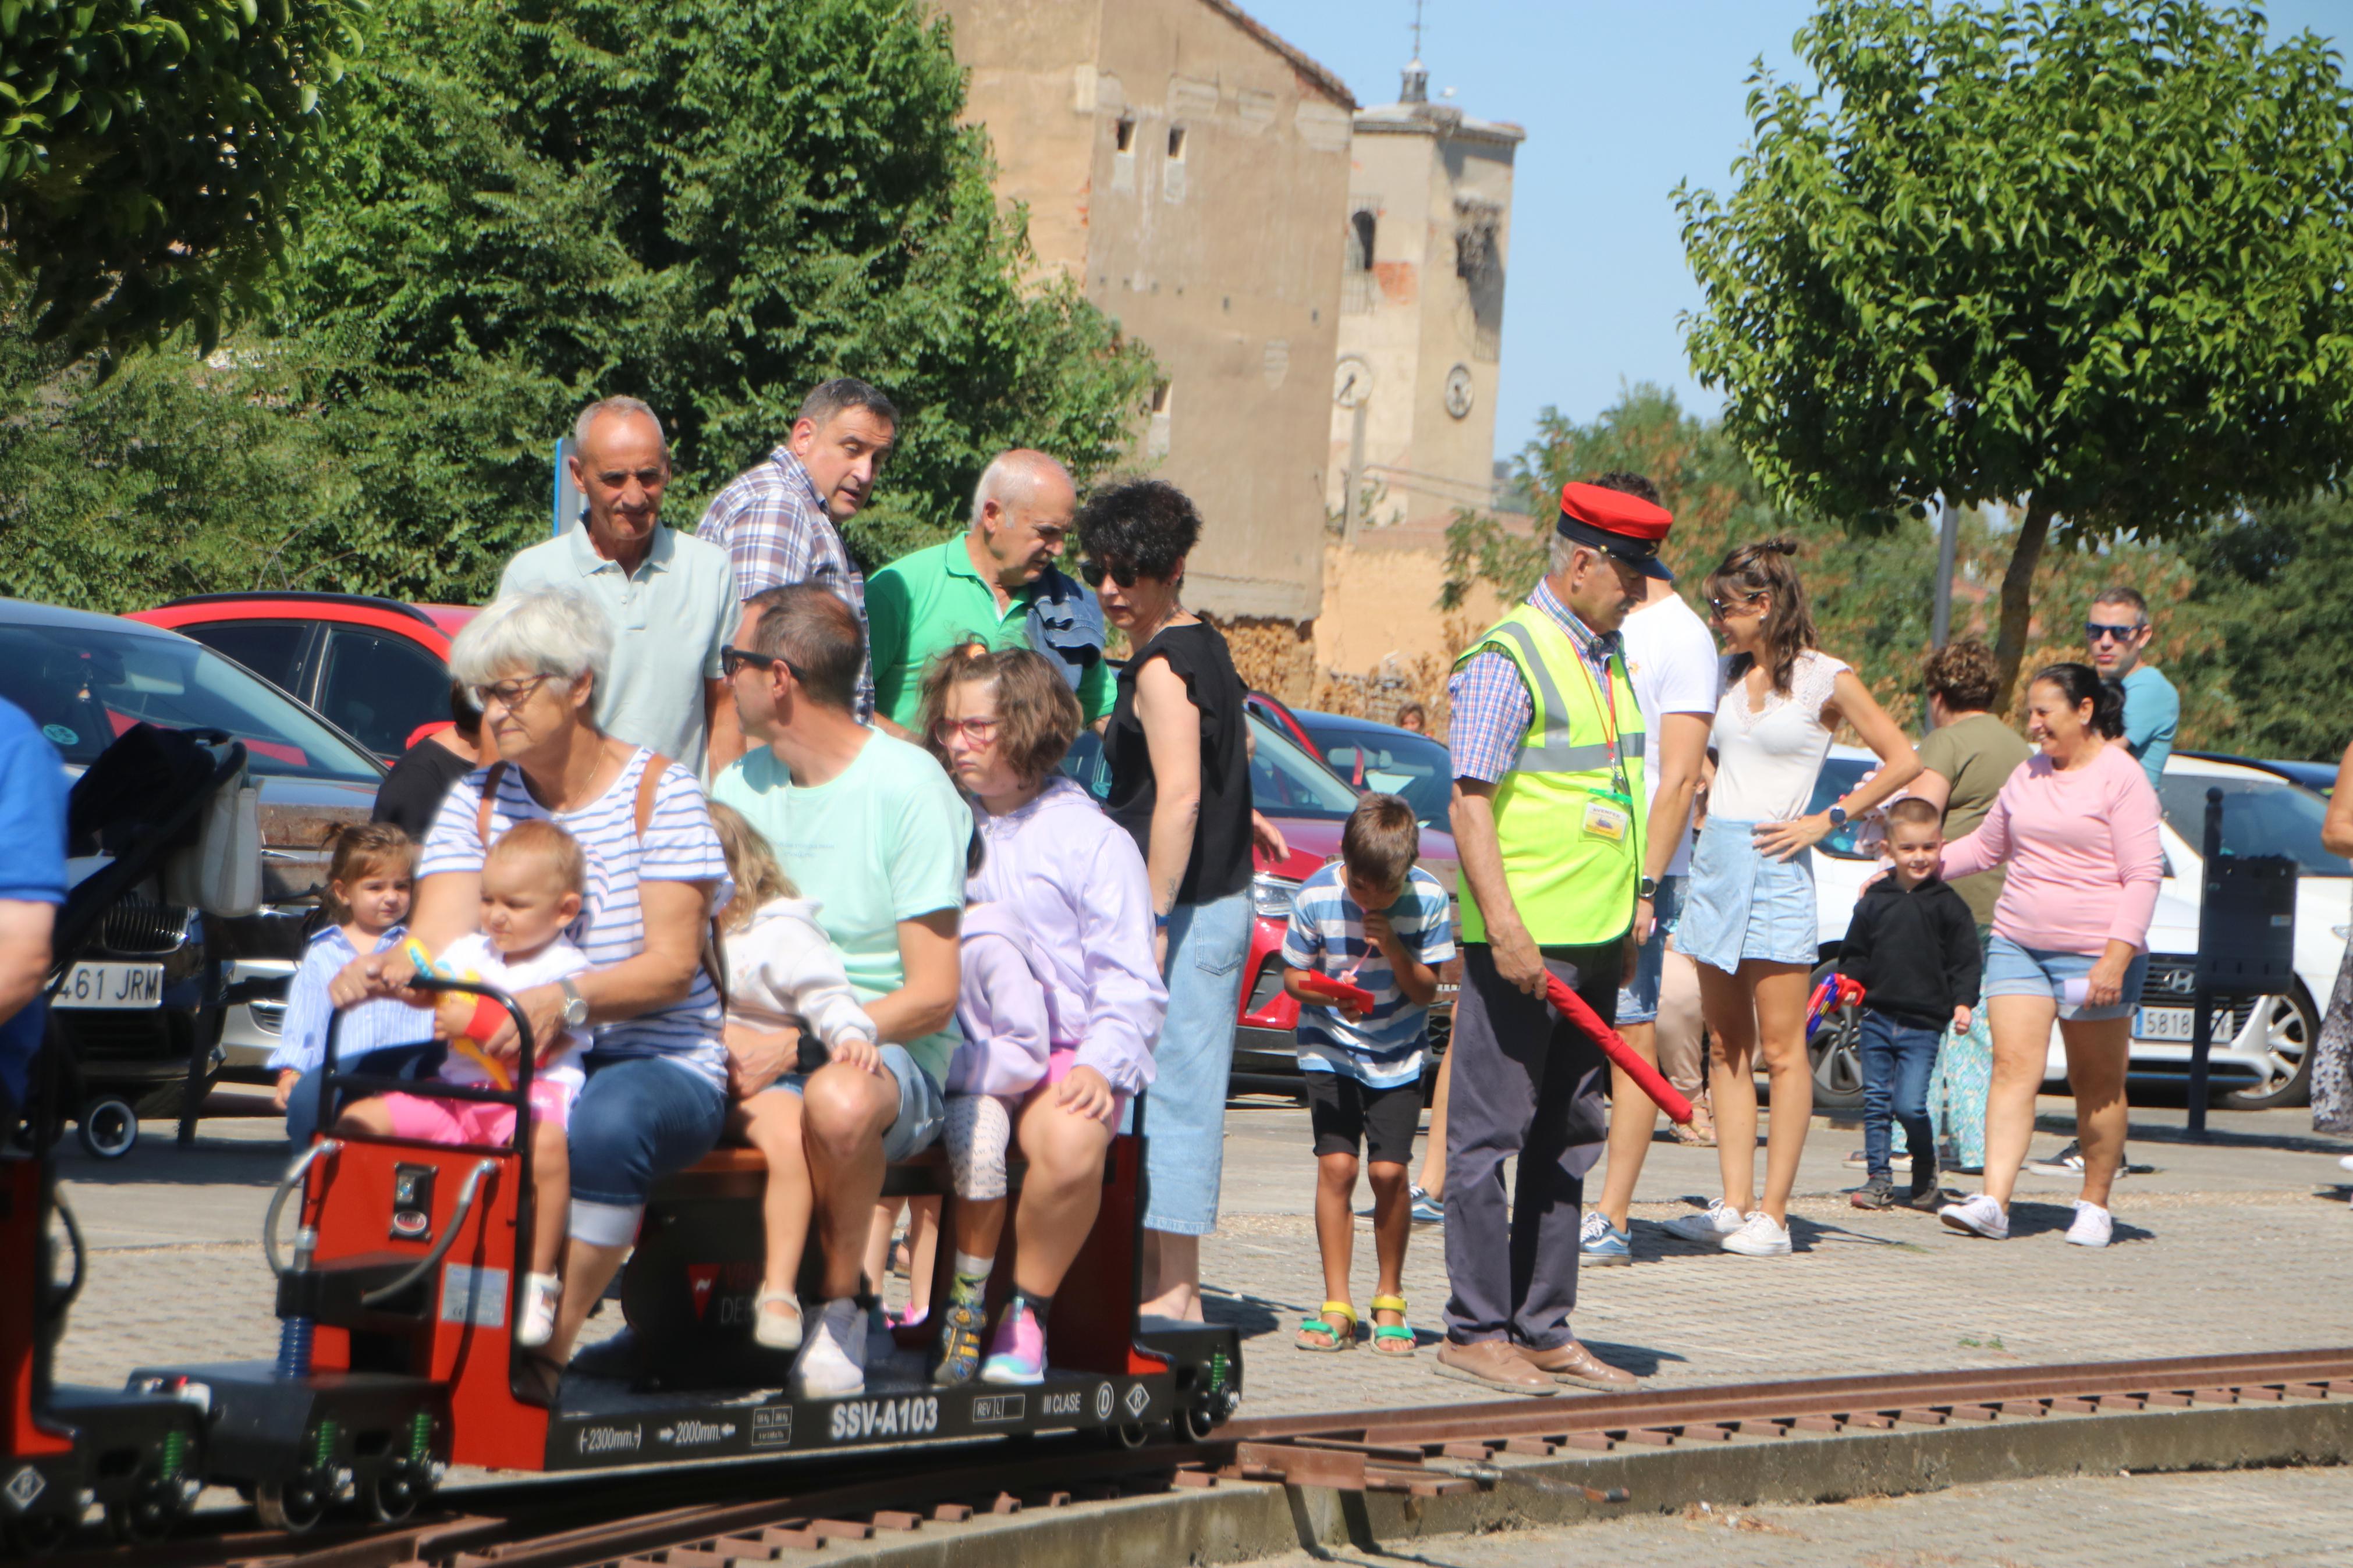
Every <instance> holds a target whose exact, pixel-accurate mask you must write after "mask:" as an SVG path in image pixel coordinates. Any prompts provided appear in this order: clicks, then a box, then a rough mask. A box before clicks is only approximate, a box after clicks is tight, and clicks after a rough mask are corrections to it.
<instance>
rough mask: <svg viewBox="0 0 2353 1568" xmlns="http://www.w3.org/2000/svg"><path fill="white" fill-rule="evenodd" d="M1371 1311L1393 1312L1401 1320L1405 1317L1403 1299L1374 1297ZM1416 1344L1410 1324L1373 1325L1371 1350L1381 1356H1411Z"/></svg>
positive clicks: (1398, 1297) (1399, 1297)
mask: <svg viewBox="0 0 2353 1568" xmlns="http://www.w3.org/2000/svg"><path fill="white" fill-rule="evenodd" d="M1373 1310H1374V1311H1376V1312H1395V1313H1396V1314H1397V1315H1398V1317H1400V1318H1402V1317H1404V1316H1405V1298H1404V1297H1402V1296H1376V1297H1374V1298H1373ZM1415 1347H1416V1341H1415V1339H1414V1337H1413V1325H1412V1324H1411V1323H1375V1324H1374V1325H1373V1349H1374V1350H1375V1351H1377V1352H1379V1353H1380V1354H1382V1355H1411V1354H1413V1352H1414V1350H1415Z"/></svg>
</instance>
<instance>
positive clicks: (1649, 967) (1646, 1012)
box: [1618, 877, 1691, 1027]
mask: <svg viewBox="0 0 2353 1568" xmlns="http://www.w3.org/2000/svg"><path fill="white" fill-rule="evenodd" d="M1690 880H1691V879H1690V878H1688V877H1662V878H1660V879H1659V896H1658V897H1657V898H1656V899H1653V900H1651V914H1652V915H1654V916H1656V917H1657V923H1656V924H1654V925H1653V926H1651V940H1650V941H1648V942H1644V943H1643V944H1642V945H1641V947H1639V948H1637V949H1636V950H1635V952H1634V973H1632V974H1630V975H1628V976H1627V977H1626V982H1625V984H1622V985H1620V986H1619V987H1618V1022H1619V1024H1620V1026H1621V1027H1622V1026H1625V1025H1628V1024H1655V1023H1657V1022H1658V1021H1659V984H1660V982H1661V980H1662V978H1663V977H1664V975H1665V973H1666V968H1667V938H1669V937H1671V936H1672V935H1673V934H1674V931H1675V921H1677V920H1679V919H1681V918H1682V916H1683V890H1684V888H1685V887H1686V886H1687V885H1688V884H1689V882H1690Z"/></svg>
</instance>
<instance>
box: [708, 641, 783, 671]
mask: <svg viewBox="0 0 2353 1568" xmlns="http://www.w3.org/2000/svg"><path fill="white" fill-rule="evenodd" d="M747 664H748V665H750V666H751V667H752V668H754V669H773V668H776V666H777V665H780V664H781V665H783V666H784V667H785V668H786V669H787V670H789V671H791V672H792V677H793V679H795V680H799V679H801V672H800V667H799V666H798V665H796V664H795V663H793V661H792V660H791V659H788V658H785V657H784V656H783V655H782V654H774V653H754V652H753V651H752V650H751V649H750V648H747V647H736V646H735V645H734V644H733V643H722V644H720V645H719V673H720V674H721V675H722V676H724V677H725V678H726V679H729V680H733V679H735V672H736V671H737V670H739V669H741V668H744V666H745V665H747Z"/></svg>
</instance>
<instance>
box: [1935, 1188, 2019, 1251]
mask: <svg viewBox="0 0 2353 1568" xmlns="http://www.w3.org/2000/svg"><path fill="white" fill-rule="evenodd" d="M1936 1217H1937V1218H1938V1219H1940V1220H1943V1221H1944V1222H1945V1223H1946V1224H1947V1225H1948V1226H1952V1227H1953V1228H1954V1229H1955V1230H1962V1231H1967V1232H1968V1233H1969V1234H1970V1235H1971V1236H1982V1237H1985V1238H1986V1239H1987V1240H1988V1241H2007V1240H2009V1239H2010V1215H2009V1214H2008V1212H2007V1211H2005V1210H2004V1209H2003V1208H2002V1206H2001V1205H2000V1204H1998V1203H1996V1202H1994V1201H1993V1200H1992V1199H1991V1198H1989V1197H1988V1196H1986V1195H1985V1194H1983V1193H1972V1194H1969V1195H1968V1197H1966V1198H1963V1199H1962V1200H1961V1201H1960V1202H1959V1203H1957V1204H1947V1205H1945V1206H1944V1207H1943V1208H1940V1209H1938V1210H1937V1211H1936Z"/></svg>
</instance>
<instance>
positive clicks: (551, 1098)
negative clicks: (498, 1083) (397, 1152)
mask: <svg viewBox="0 0 2353 1568" xmlns="http://www.w3.org/2000/svg"><path fill="white" fill-rule="evenodd" d="M383 1098H384V1108H385V1110H387V1111H390V1112H391V1113H392V1132H393V1136H394V1137H396V1138H406V1139H408V1140H409V1141H410V1142H417V1143H471V1144H480V1145H484V1146H487V1147H493V1148H495V1147H496V1146H498V1145H499V1144H501V1143H504V1142H507V1141H508V1140H510V1139H512V1137H513V1136H514V1107H512V1106H511V1105H488V1104H485V1103H483V1102H482V1101H480V1100H437V1099H435V1098H433V1097H432V1096H430V1095H423V1094H387V1095H385V1096H384V1097H383ZM571 1114H572V1089H571V1086H570V1085H568V1084H564V1083H558V1082H554V1081H553V1080H551V1079H533V1082H532V1086H531V1119H532V1120H533V1121H553V1122H554V1123H555V1124H556V1125H557V1126H558V1127H561V1126H563V1125H564V1124H565V1121H567V1120H568V1119H569V1118H570V1117H571Z"/></svg>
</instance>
